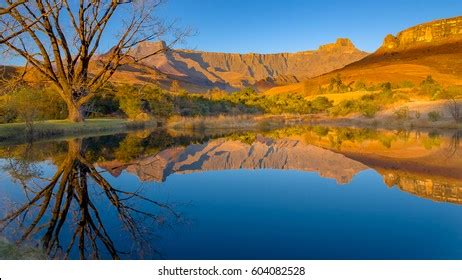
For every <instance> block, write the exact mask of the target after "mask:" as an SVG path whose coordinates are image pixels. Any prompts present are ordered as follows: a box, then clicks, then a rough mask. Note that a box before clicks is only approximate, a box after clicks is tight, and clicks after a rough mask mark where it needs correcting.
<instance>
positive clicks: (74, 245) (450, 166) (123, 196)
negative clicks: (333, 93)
mask: <svg viewBox="0 0 462 280" xmlns="http://www.w3.org/2000/svg"><path fill="white" fill-rule="evenodd" d="M461 135H462V132H461V131H456V132H416V131H378V130H371V129H355V128H327V127H291V128H285V129H279V130H273V131H266V132H245V133H230V134H227V135H218V136H207V135H196V134H188V133H178V132H167V131H162V130H158V131H154V132H136V133H130V134H120V135H112V136H104V137H95V138H88V139H75V140H69V141H64V142H49V143H30V144H28V145H17V146H7V147H0V153H1V158H2V159H3V160H2V168H3V173H4V174H7V175H8V177H9V178H10V179H11V180H12V181H13V182H14V185H15V186H17V187H18V188H19V189H20V190H21V191H22V199H18V198H15V199H12V201H6V202H8V203H2V204H3V206H4V207H3V208H4V209H1V210H2V211H3V213H4V216H3V217H2V218H1V220H0V231H1V233H2V234H3V235H5V236H15V238H13V239H14V241H15V242H17V243H24V244H30V240H39V242H38V244H39V246H40V248H41V250H42V251H43V252H44V254H46V256H47V257H49V258H59V259H62V258H76V257H78V258H81V259H100V258H112V259H119V258H123V257H124V255H131V254H133V252H136V254H139V255H140V254H141V255H142V254H146V255H149V256H153V255H157V256H158V257H162V252H159V251H157V250H156V248H152V245H150V244H153V242H151V240H150V239H152V238H153V237H154V236H157V233H158V228H159V227H161V226H163V225H166V224H168V225H171V224H175V223H177V222H181V221H182V220H183V217H182V215H181V214H180V213H179V212H178V211H177V210H176V208H175V205H172V204H170V203H165V202H161V201H157V200H155V199H154V198H152V197H150V196H148V195H144V194H143V186H131V185H127V183H124V182H125V181H124V180H120V181H119V180H118V179H117V177H119V176H121V174H123V173H130V174H134V175H136V176H137V178H138V179H139V182H140V184H142V182H150V181H153V182H163V181H165V180H166V179H167V178H168V176H170V175H172V174H188V173H194V172H205V171H213V170H230V169H249V170H256V169H281V170H299V171H312V172H317V173H318V174H319V175H320V176H322V177H326V178H332V179H334V180H336V182H337V183H338V184H348V183H349V182H350V181H351V180H352V178H353V177H354V176H355V175H356V174H358V173H359V172H361V171H363V170H366V169H374V170H375V171H376V172H377V173H378V174H380V175H381V176H383V179H384V182H385V184H386V185H387V186H389V187H393V186H396V187H398V188H399V189H400V190H402V191H405V192H407V193H410V194H413V195H416V196H419V197H423V198H426V199H431V200H434V201H441V202H449V203H455V204H462V157H461V155H460V149H459V148H460V145H461V144H460V137H461ZM112 181H115V182H117V183H120V184H121V186H118V187H116V186H114V185H113V184H111V183H110V182H112ZM124 184H125V185H124ZM371 187H373V186H371ZM102 211H104V212H105V213H112V214H111V215H112V216H114V217H115V219H116V220H117V221H118V222H119V226H120V227H121V228H123V230H124V232H125V233H126V234H127V236H126V237H127V238H129V239H130V244H131V245H130V246H128V247H127V246H124V245H126V244H116V243H115V242H114V241H113V238H112V236H111V232H112V230H111V229H108V226H107V223H106V222H105V218H107V216H108V215H107V214H102V213H101V212H102ZM133 244H135V245H133ZM34 246H36V245H34Z"/></svg>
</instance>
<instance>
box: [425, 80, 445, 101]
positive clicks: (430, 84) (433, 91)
mask: <svg viewBox="0 0 462 280" xmlns="http://www.w3.org/2000/svg"><path fill="white" fill-rule="evenodd" d="M420 89H421V90H422V92H423V93H424V94H425V95H428V96H430V97H431V98H433V99H436V98H438V96H439V95H440V94H441V93H442V91H443V88H442V87H441V85H440V84H438V82H436V81H435V80H434V79H433V78H432V76H427V78H425V80H423V81H422V82H421V83H420Z"/></svg>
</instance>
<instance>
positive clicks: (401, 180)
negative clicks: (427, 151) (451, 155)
mask: <svg viewBox="0 0 462 280" xmlns="http://www.w3.org/2000/svg"><path fill="white" fill-rule="evenodd" d="M383 178H384V181H385V183H386V184H387V185H388V186H389V187H392V186H397V187H398V188H399V189H401V190H402V191H405V192H407V193H411V194H413V195H416V196H418V197H422V198H426V199H431V200H433V201H441V202H450V203H456V204H462V184H461V182H458V181H454V180H453V181H449V180H444V179H443V178H428V177H427V178H424V177H422V176H417V175H414V176H413V175H412V174H399V173H398V172H391V171H389V172H385V174H384V175H383Z"/></svg>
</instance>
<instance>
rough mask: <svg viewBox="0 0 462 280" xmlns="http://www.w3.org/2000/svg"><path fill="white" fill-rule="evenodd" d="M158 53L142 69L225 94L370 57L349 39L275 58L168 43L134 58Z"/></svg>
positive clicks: (148, 45) (149, 45) (147, 47)
mask: <svg viewBox="0 0 462 280" xmlns="http://www.w3.org/2000/svg"><path fill="white" fill-rule="evenodd" d="M159 49H167V51H166V52H162V53H160V54H158V55H156V56H152V57H149V58H147V59H146V60H143V61H142V63H139V65H143V66H146V67H149V68H152V69H154V70H155V71H158V72H159V73H162V74H164V75H165V77H164V78H165V79H166V80H178V81H180V82H182V86H184V87H186V88H187V86H188V84H196V85H198V86H200V87H202V88H209V89H210V88H214V87H218V88H221V89H225V90H233V89H239V88H242V87H247V86H255V87H258V85H259V82H261V81H263V82H265V83H266V86H271V84H272V83H277V82H278V81H284V80H287V77H291V78H290V79H289V80H291V81H298V80H300V79H302V78H305V77H314V76H317V75H320V74H323V73H327V72H330V71H332V70H334V69H338V68H341V67H343V66H345V65H347V64H349V63H351V62H353V61H357V60H359V59H361V58H363V57H365V56H366V55H367V53H366V52H363V51H360V50H358V49H357V48H356V47H355V46H354V44H353V43H352V42H351V41H350V40H349V39H346V38H339V39H337V41H336V42H335V43H331V44H325V45H322V46H320V47H319V49H317V50H307V51H300V52H295V53H289V52H287V53H274V54H259V53H246V54H240V53H220V52H205V51H196V50H184V49H169V48H168V47H167V45H166V44H165V42H145V43H143V44H140V45H139V46H138V47H137V48H135V49H134V50H133V53H132V55H133V56H134V57H135V58H139V57H143V56H144V55H146V54H147V53H151V52H155V51H157V50H159ZM139 65H138V66H139ZM283 77H285V78H283ZM160 82H161V83H162V81H160ZM164 84H165V81H164ZM268 84H269V85H268Z"/></svg>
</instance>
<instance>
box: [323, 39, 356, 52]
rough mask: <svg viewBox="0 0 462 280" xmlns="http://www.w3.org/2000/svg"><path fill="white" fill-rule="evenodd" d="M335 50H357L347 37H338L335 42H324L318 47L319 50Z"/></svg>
mask: <svg viewBox="0 0 462 280" xmlns="http://www.w3.org/2000/svg"><path fill="white" fill-rule="evenodd" d="M335 50H341V51H345V50H357V49H356V47H355V45H354V44H353V42H351V40H350V39H348V38H338V39H337V40H336V41H335V43H330V44H325V45H322V46H320V47H319V51H324V52H332V51H335Z"/></svg>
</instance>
